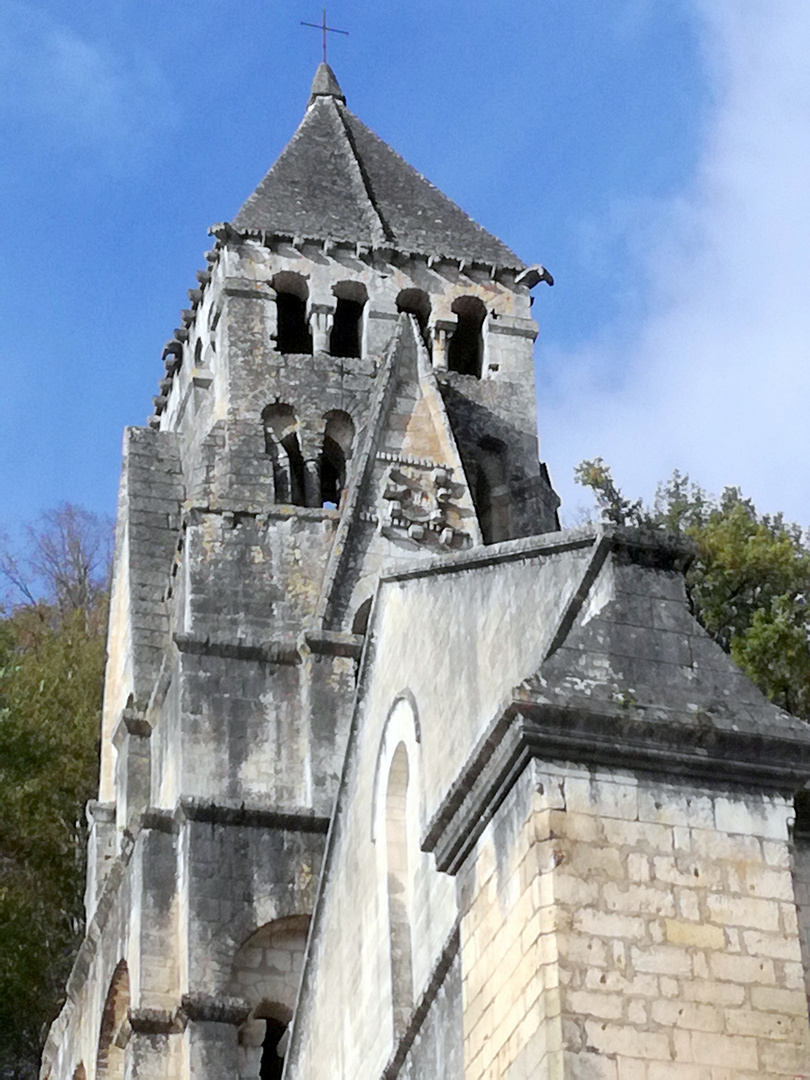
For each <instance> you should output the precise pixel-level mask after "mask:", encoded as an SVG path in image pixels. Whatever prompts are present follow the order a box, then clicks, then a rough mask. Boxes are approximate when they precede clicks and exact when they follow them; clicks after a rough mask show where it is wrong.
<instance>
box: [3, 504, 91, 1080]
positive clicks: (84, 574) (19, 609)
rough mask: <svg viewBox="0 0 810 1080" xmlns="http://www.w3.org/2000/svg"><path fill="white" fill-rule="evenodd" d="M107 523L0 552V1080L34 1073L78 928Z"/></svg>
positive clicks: (62, 514)
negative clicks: (12, 601)
mask: <svg viewBox="0 0 810 1080" xmlns="http://www.w3.org/2000/svg"><path fill="white" fill-rule="evenodd" d="M108 533H109V526H108V525H105V523H104V522H102V521H99V520H98V519H96V518H95V517H93V515H89V514H88V513H87V512H86V511H82V510H79V509H78V508H75V507H70V506H65V507H60V508H59V510H57V511H53V512H52V513H51V514H48V515H43V518H42V519H40V521H39V523H38V525H37V527H36V529H31V530H29V532H28V534H27V543H26V550H25V551H24V553H23V554H21V555H17V554H16V553H14V552H12V551H11V550H10V548H9V547H8V546H7V545H6V546H5V548H4V549H3V550H2V551H0V575H2V577H3V579H4V581H5V584H6V586H7V588H8V589H9V590H13V594H16V596H17V597H18V598H19V600H20V601H21V602H20V603H17V604H16V605H15V606H13V607H11V608H10V609H7V610H6V611H5V613H4V614H3V615H2V616H0V1076H2V1077H15V1078H18V1077H28V1076H32V1077H33V1076H36V1075H37V1074H38V1068H39V1057H40V1053H41V1049H42V1041H43V1037H44V1034H45V1032H46V1030H47V1025H48V1024H49V1023H50V1021H51V1020H52V1019H53V1018H54V1016H55V1014H56V1012H57V1011H58V1009H59V1006H60V1003H61V998H62V995H63V991H64V985H65V980H66V978H67V975H68V973H69V971H70V967H71V964H72V962H73V958H74V956H75V953H76V949H77V948H78V945H79V943H80V941H81V936H82V932H83V892H84V876H85V865H84V855H85V845H86V834H85V821H84V804H85V803H86V801H87V800H88V799H89V798H91V797H92V796H93V795H94V793H95V788H96V783H97V776H98V733H99V719H100V710H101V692H102V677H103V670H104V633H105V629H106V608H107V575H108V568H107V567H108V558H107V556H106V555H104V554H103V553H102V552H103V550H105V548H104V545H105V544H107V540H106V534H108Z"/></svg>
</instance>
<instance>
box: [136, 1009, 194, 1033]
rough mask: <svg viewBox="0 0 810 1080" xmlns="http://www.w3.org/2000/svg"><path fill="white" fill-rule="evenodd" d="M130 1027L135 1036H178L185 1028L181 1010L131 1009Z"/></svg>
mask: <svg viewBox="0 0 810 1080" xmlns="http://www.w3.org/2000/svg"><path fill="white" fill-rule="evenodd" d="M128 1016H129V1026H130V1028H131V1030H132V1034H133V1035H178V1034H180V1033H181V1032H182V1031H183V1030H184V1028H185V1019H186V1017H185V1015H184V1013H183V1011H182V1010H181V1009H179V1008H178V1009H172V1010H169V1009H130V1010H129V1014H128Z"/></svg>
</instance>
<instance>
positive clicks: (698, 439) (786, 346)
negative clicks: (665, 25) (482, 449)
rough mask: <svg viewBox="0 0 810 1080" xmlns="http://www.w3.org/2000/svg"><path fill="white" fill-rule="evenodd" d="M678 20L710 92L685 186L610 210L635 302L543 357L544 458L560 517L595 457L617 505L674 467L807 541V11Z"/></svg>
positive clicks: (763, 0)
mask: <svg viewBox="0 0 810 1080" xmlns="http://www.w3.org/2000/svg"><path fill="white" fill-rule="evenodd" d="M692 6H693V9H694V15H695V19H696V20H697V21H698V25H699V29H700V33H701V37H702V43H703V47H704V56H705V63H706V65H707V70H708V74H709V78H710V85H711V90H712V106H711V113H710V115H709V116H708V118H707V120H706V122H705V130H704V135H703V143H702V150H701V156H700V163H699V166H698V172H697V175H696V177H695V179H694V182H693V184H692V186H691V189H690V191H688V192H686V193H684V194H683V195H682V196H681V197H680V198H678V199H676V200H672V201H670V202H669V203H667V204H665V205H658V206H649V205H648V206H644V207H642V208H638V213H637V214H635V215H634V214H633V213H632V211H628V209H627V208H626V207H625V208H623V209H622V210H621V211H619V212H618V216H619V218H621V219H626V220H628V221H630V222H634V221H635V220H636V219H642V220H643V227H642V226H637V225H634V224H631V225H630V226H628V227H629V228H630V229H631V230H632V231H634V237H633V238H631V242H630V244H629V246H628V243H627V241H626V238H625V240H624V241H623V242H622V243H621V244H619V245H618V250H621V251H623V252H624V253H625V254H626V253H627V251H628V249H630V250H632V249H633V248H634V247H635V246H637V245H638V244H640V245H641V248H642V256H641V258H640V259H639V262H638V264H636V265H633V264H631V265H632V271H631V272H633V273H638V274H639V282H638V285H639V286H640V288H641V292H642V298H643V303H641V304H639V303H638V302H637V298H636V300H635V302H634V303H633V304H632V307H631V306H630V305H628V310H627V312H626V313H625V316H624V317H623V319H622V320H621V321H620V323H618V324H617V325H614V326H611V327H607V328H603V330H602V331H601V332H600V334H599V336H598V338H597V339H595V340H593V341H591V342H589V343H587V344H586V345H585V346H583V347H582V348H581V349H579V350H578V351H577V352H576V353H575V354H574V355H567V354H564V353H563V352H562V351H560V350H557V351H554V350H553V349H552V350H551V351H549V352H547V354H546V363H545V364H544V368H545V369H546V371H550V372H553V373H554V374H553V381H552V383H551V385H550V387H549V388H548V393H545V394H544V392H543V391H544V388H543V385H542V383H541V386H540V400H541V415H540V431H541V437H544V450H545V455H546V456H547V457H548V458H549V460H550V463H551V467H552V470H553V475H554V479H555V481H556V483H557V486H558V489H559V490H560V492H561V494H562V495H563V497H564V503H565V505H566V506H567V507H568V509H569V511H571V512H573V511H575V508H576V506H577V504H580V505H583V504H586V503H588V502H589V499H588V496H587V494H586V493H584V492H583V491H582V489H579V488H576V487H574V486H573V485H572V483H571V482H570V476H571V472H572V469H573V466H574V465H575V464H576V463H577V462H578V461H579V460H581V459H582V458H585V457H593V456H596V455H601V456H602V457H604V458H605V459H606V460H607V461H608V462H610V464H611V465H612V467H613V472H614V476H615V477H616V479H617V480H618V481H619V483H620V485H621V486H622V487H623V489H624V490H625V491H626V493H627V494H628V495H636V494H643V495H645V496H646V497H648V498H649V497H650V496H651V495H652V493H653V490H654V487H655V483H656V481H657V480H661V479H666V477H667V476H668V475H669V473H670V472H671V471H672V469H673V468H674V467H678V468H680V469H681V470H685V471H688V472H689V473H690V475H691V476H692V477H693V478H694V479H695V480H697V481H699V482H700V483H701V484H702V485H703V486H704V487H708V488H709V489H710V490H713V491H715V492H718V491H719V490H720V489H722V488H723V487H724V486H725V485H728V484H737V485H740V486H742V488H743V490H744V491H745V493H746V494H748V495H750V496H751V497H753V498H754V500H755V501H756V503H757V505H758V506H759V507H760V509H762V510H770V511H775V510H780V509H781V510H784V511H785V513H786V514H787V515H788V516H789V517H791V518H793V519H795V520H798V521H800V522H801V523H802V524H804V525H810V424H809V423H808V411H809V409H808V406H810V65H809V64H808V62H807V57H808V55H810V4H807V3H806V0H745V3H741V2H740V0H692ZM662 134H663V133H662ZM608 225H609V226H610V223H608ZM628 272H629V271H628V267H627V266H626V265H621V264H620V263H617V266H616V270H615V273H616V274H617V275H623V274H627V273H628ZM634 287H635V286H634V285H633V284H632V283H631V286H630V289H631V291H632V289H633V288H634ZM614 373H615V374H614Z"/></svg>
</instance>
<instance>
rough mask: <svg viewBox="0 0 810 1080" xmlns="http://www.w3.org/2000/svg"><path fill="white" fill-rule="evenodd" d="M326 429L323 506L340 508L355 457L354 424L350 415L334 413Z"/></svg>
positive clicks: (322, 468)
mask: <svg viewBox="0 0 810 1080" xmlns="http://www.w3.org/2000/svg"><path fill="white" fill-rule="evenodd" d="M325 420H326V428H325V430H324V436H323V450H322V451H321V505H322V506H325V507H331V508H336V507H338V506H340V498H341V495H342V494H343V491H344V489H345V487H346V472H347V467H348V462H349V459H350V458H351V456H352V445H353V443H354V422H353V421H352V418H351V417H350V416H349V414H348V413H347V412H343V411H342V410H341V409H332V410H331V411H330V412H328V413H327V414H326V416H325Z"/></svg>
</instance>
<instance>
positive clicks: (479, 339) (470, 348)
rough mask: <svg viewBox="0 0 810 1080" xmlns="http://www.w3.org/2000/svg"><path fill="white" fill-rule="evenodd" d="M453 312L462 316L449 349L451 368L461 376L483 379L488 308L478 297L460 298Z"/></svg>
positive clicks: (456, 300)
mask: <svg viewBox="0 0 810 1080" xmlns="http://www.w3.org/2000/svg"><path fill="white" fill-rule="evenodd" d="M451 310H452V312H453V313H454V314H455V315H457V316H458V324H457V326H456V328H455V330H454V331H453V334H452V337H451V338H450V343H449V345H448V348H447V366H448V368H449V369H450V370H451V371H457V372H458V373H459V374H460V375H474V376H475V377H476V379H480V378H481V373H482V371H483V365H484V333H483V329H484V319H485V318H486V315H487V309H486V305H485V304H484V301H483V300H480V299H479V298H478V297H477V296H459V297H458V298H457V299H455V300H454V301H453V305H452V308H451Z"/></svg>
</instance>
